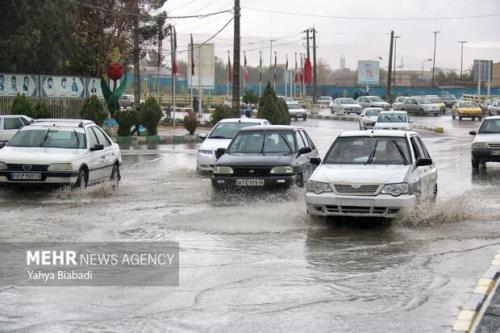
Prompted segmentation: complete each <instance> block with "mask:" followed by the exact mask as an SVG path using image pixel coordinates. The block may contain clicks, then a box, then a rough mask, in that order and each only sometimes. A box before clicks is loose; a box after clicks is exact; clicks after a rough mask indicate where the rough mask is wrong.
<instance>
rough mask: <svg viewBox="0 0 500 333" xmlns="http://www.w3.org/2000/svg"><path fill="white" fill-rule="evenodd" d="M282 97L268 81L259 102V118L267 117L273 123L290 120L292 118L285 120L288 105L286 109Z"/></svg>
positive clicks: (283, 122)
mask: <svg viewBox="0 0 500 333" xmlns="http://www.w3.org/2000/svg"><path fill="white" fill-rule="evenodd" d="M282 102H283V103H285V102H284V101H280V99H279V98H278V97H277V96H276V93H275V92H274V90H273V88H272V87H271V83H269V82H268V83H267V85H266V89H264V94H263V95H262V97H261V99H260V103H259V111H258V112H257V118H263V119H267V120H269V121H270V122H271V124H273V125H283V124H288V123H289V122H290V118H288V119H287V120H285V115H287V116H288V107H286V103H285V107H286V113H285V111H284V110H285V109H284V107H283V105H282Z"/></svg>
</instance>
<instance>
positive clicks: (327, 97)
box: [318, 96, 330, 101]
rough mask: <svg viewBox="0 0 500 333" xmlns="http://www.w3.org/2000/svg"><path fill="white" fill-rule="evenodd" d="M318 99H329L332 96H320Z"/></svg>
mask: <svg viewBox="0 0 500 333" xmlns="http://www.w3.org/2000/svg"><path fill="white" fill-rule="evenodd" d="M318 100H320V101H329V100H330V97H329V96H321V97H320V98H318Z"/></svg>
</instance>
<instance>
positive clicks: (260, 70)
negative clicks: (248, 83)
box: [259, 51, 262, 82]
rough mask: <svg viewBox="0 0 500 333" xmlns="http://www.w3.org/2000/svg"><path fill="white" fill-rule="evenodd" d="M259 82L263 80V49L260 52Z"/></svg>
mask: <svg viewBox="0 0 500 333" xmlns="http://www.w3.org/2000/svg"><path fill="white" fill-rule="evenodd" d="M259 82H262V51H260V52H259Z"/></svg>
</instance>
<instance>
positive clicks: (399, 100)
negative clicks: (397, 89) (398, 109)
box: [396, 97, 408, 102]
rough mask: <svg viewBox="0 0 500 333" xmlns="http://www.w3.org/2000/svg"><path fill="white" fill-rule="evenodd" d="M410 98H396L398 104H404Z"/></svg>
mask: <svg viewBox="0 0 500 333" xmlns="http://www.w3.org/2000/svg"><path fill="white" fill-rule="evenodd" d="M407 98H408V97H398V98H396V102H404V101H405V100H406V99H407Z"/></svg>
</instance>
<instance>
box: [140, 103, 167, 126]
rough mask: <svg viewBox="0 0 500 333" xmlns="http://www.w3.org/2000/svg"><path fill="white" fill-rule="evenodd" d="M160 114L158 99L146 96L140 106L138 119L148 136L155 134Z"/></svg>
mask: <svg viewBox="0 0 500 333" xmlns="http://www.w3.org/2000/svg"><path fill="white" fill-rule="evenodd" d="M162 115H163V114H162V112H161V107H160V104H158V101H157V100H156V99H155V98H154V97H151V96H150V97H148V98H147V99H146V102H144V104H143V105H142V107H141V110H140V120H141V124H143V125H144V127H146V129H147V131H148V135H149V136H153V135H157V127H158V123H159V122H160V120H161V116H162Z"/></svg>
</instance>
